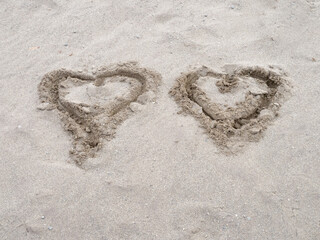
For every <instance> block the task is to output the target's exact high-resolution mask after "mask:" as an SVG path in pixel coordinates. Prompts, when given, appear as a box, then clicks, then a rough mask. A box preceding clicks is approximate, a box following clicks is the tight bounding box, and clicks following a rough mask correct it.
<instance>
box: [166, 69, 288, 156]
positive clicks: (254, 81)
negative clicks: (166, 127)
mask: <svg viewBox="0 0 320 240" xmlns="http://www.w3.org/2000/svg"><path fill="white" fill-rule="evenodd" d="M228 71H229V72H228V73H219V72H216V71H213V70H211V69H209V68H207V67H204V66H203V67H201V68H197V69H195V70H193V71H190V72H188V73H185V74H182V75H181V76H180V77H179V78H178V79H177V81H176V84H175V85H174V86H173V88H172V89H171V91H170V94H171V95H172V96H173V97H174V99H175V100H176V102H177V103H178V104H179V105H180V106H181V107H182V112H185V113H188V114H191V115H193V116H194V117H195V118H196V119H198V120H199V121H200V123H201V125H202V127H204V128H205V129H206V130H207V133H208V134H209V136H210V137H212V138H213V139H214V140H215V142H216V143H217V144H218V145H219V146H220V147H222V149H223V150H227V151H229V150H230V151H231V152H233V150H234V147H235V146H243V145H244V142H248V141H257V140H259V139H260V138H261V136H262V133H263V131H264V130H265V129H266V128H267V126H268V125H269V124H270V123H271V121H272V120H273V119H274V118H275V117H276V116H277V114H278V111H279V108H280V106H281V103H283V102H284V100H285V98H286V96H288V93H289V85H288V81H287V79H286V74H285V73H284V72H283V71H282V70H281V69H280V68H276V67H268V68H263V67H241V66H238V67H235V68H234V69H232V71H230V69H229V70H228Z"/></svg>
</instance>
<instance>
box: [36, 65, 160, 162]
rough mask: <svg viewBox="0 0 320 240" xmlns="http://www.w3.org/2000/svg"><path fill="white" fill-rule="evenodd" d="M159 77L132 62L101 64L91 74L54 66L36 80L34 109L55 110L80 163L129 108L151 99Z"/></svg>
mask: <svg viewBox="0 0 320 240" xmlns="http://www.w3.org/2000/svg"><path fill="white" fill-rule="evenodd" d="M160 81H161V77H160V75H159V74H158V73H156V72H154V71H152V70H148V69H146V68H141V67H139V65H138V64H137V63H135V62H129V63H123V64H117V65H110V66H107V67H102V68H100V69H99V70H98V71H97V72H95V73H94V74H92V75H90V74H84V73H81V72H75V71H70V70H65V69H60V70H55V71H52V72H50V73H47V74H46V75H45V76H44V77H43V78H42V81H41V82H40V84H39V87H38V90H39V96H40V100H41V102H42V103H41V104H40V106H39V107H38V109H41V110H52V109H57V110H58V112H59V114H60V116H61V119H62V122H63V124H64V127H65V129H66V130H68V131H70V132H71V134H72V137H73V147H72V149H71V150H70V154H71V155H72V157H73V159H74V160H75V161H76V163H77V164H79V165H81V164H82V163H83V161H84V160H85V159H86V158H88V157H93V156H94V155H95V153H96V151H97V150H99V149H100V148H101V146H102V140H103V139H107V140H108V139H111V138H112V137H113V135H114V134H115V130H116V127H117V126H118V125H119V124H120V123H121V122H123V121H124V120H125V119H127V118H128V116H129V115H130V114H131V113H132V112H134V111H138V110H140V109H142V106H143V105H144V104H146V103H148V102H150V101H154V100H155V97H156V93H157V88H158V85H159V83H160Z"/></svg>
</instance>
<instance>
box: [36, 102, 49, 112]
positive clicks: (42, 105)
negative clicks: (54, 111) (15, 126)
mask: <svg viewBox="0 0 320 240" xmlns="http://www.w3.org/2000/svg"><path fill="white" fill-rule="evenodd" d="M48 108H49V103H40V104H39V105H38V106H37V109H38V110H41V111H44V110H47V109H48Z"/></svg>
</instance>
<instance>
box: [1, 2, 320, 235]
mask: <svg viewBox="0 0 320 240" xmlns="http://www.w3.org/2000/svg"><path fill="white" fill-rule="evenodd" d="M0 56H1V57H0V73H1V74H0V239H10V240H11V239H12V240H20V239H85V240H87V239H94V240H96V239H99V240H100V239H101V240H102V239H103V240H107V239H108V240H111V239H115V240H116V239H130V240H131V239H161V240H162V239H181V240H185V239H275V240H279V239H308V240H309V239H313V240H316V239H320V104H319V101H320V1H319V0H313V1H312V0H309V1H308V0H247V1H244V0H241V1H240V0H233V1H229V0H226V1H222V0H202V1H191V0H190V1H178V0H162V1H158V0H150V1H146V0H140V1H138V0H118V1H112V0H91V1H89V0H77V1H75V0H74V1H66V0H29V1H23V0H1V1H0ZM128 61H137V62H138V63H139V64H140V66H142V67H146V68H148V69H153V70H155V71H157V72H158V73H159V74H161V76H162V83H161V84H160V86H159V93H158V95H157V97H158V98H157V100H156V101H155V102H154V103H152V102H149V103H147V104H145V105H144V106H143V109H142V110H141V111H137V112H134V113H133V114H132V115H131V116H130V117H129V118H128V119H127V120H125V121H124V122H123V123H122V124H121V125H120V126H118V127H117V129H116V134H115V137H114V138H113V139H112V140H110V141H104V143H103V147H102V149H101V150H100V151H98V152H97V154H96V157H94V158H89V159H87V160H86V161H85V163H84V164H83V166H82V168H80V167H78V166H77V165H76V164H74V162H73V161H72V160H71V159H70V155H69V150H70V149H71V147H72V137H71V135H70V134H69V133H67V132H66V131H65V130H64V129H63V126H62V123H61V121H60V118H59V115H58V112H57V110H52V111H39V110H37V106H38V105H39V104H40V101H39V96H38V90H37V87H38V84H39V83H40V81H41V78H42V76H43V75H44V74H46V73H47V72H49V71H52V70H55V69H60V68H66V69H70V70H74V71H78V70H81V71H83V72H89V73H90V72H91V71H92V70H96V69H97V68H99V67H100V66H105V65H109V64H113V63H119V62H128ZM225 64H244V65H250V66H251V65H260V66H268V65H270V64H271V65H277V66H280V67H281V68H283V69H284V70H285V71H286V72H287V73H288V77H289V79H290V82H291V84H292V96H291V97H290V98H289V99H288V100H287V101H286V102H285V103H284V104H283V105H282V106H281V108H280V111H279V116H278V117H277V118H276V119H275V120H274V121H273V123H272V124H271V125H270V126H269V127H268V129H267V130H266V131H265V132H264V136H263V138H262V139H260V140H259V141H257V142H252V143H248V144H246V146H245V147H244V149H243V150H242V151H241V152H235V153H234V154H229V155H226V154H224V153H222V152H221V151H219V148H218V147H217V145H216V144H215V142H214V141H213V140H212V139H211V138H209V137H208V135H207V134H206V132H205V131H204V129H202V128H201V127H200V125H199V122H198V121H197V120H196V119H194V118H193V117H192V116H190V115H182V114H177V112H178V111H179V110H180V108H179V107H178V105H177V103H176V102H175V101H174V100H173V98H172V97H170V96H169V94H168V92H169V90H170V88H171V87H172V86H173V85H174V83H175V80H176V79H177V78H178V77H179V76H180V74H181V73H182V72H187V71H188V70H189V69H190V68H192V67H194V66H201V65H205V66H207V67H210V68H212V69H215V70H217V71H223V70H224V68H223V67H224V65H225ZM119 88H120V90H121V91H120V92H118V93H114V92H113V91H115V90H116V89H117V85H113V86H109V90H108V91H109V92H110V91H112V94H111V95H112V96H118V95H119V94H120V95H121V94H123V93H122V91H123V89H122V88H121V87H120V86H119ZM92 90H94V87H93V86H92ZM106 91H107V90H106ZM216 93H218V92H217V91H216ZM226 96H228V95H226ZM240 97H241V96H240ZM221 99H222V98H221ZM223 100H224V102H225V99H223ZM230 105H232V102H230Z"/></svg>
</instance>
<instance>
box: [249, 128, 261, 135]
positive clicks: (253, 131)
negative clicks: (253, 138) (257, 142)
mask: <svg viewBox="0 0 320 240" xmlns="http://www.w3.org/2000/svg"><path fill="white" fill-rule="evenodd" d="M260 131H261V128H251V129H249V132H250V133H252V134H257V133H259V132H260Z"/></svg>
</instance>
